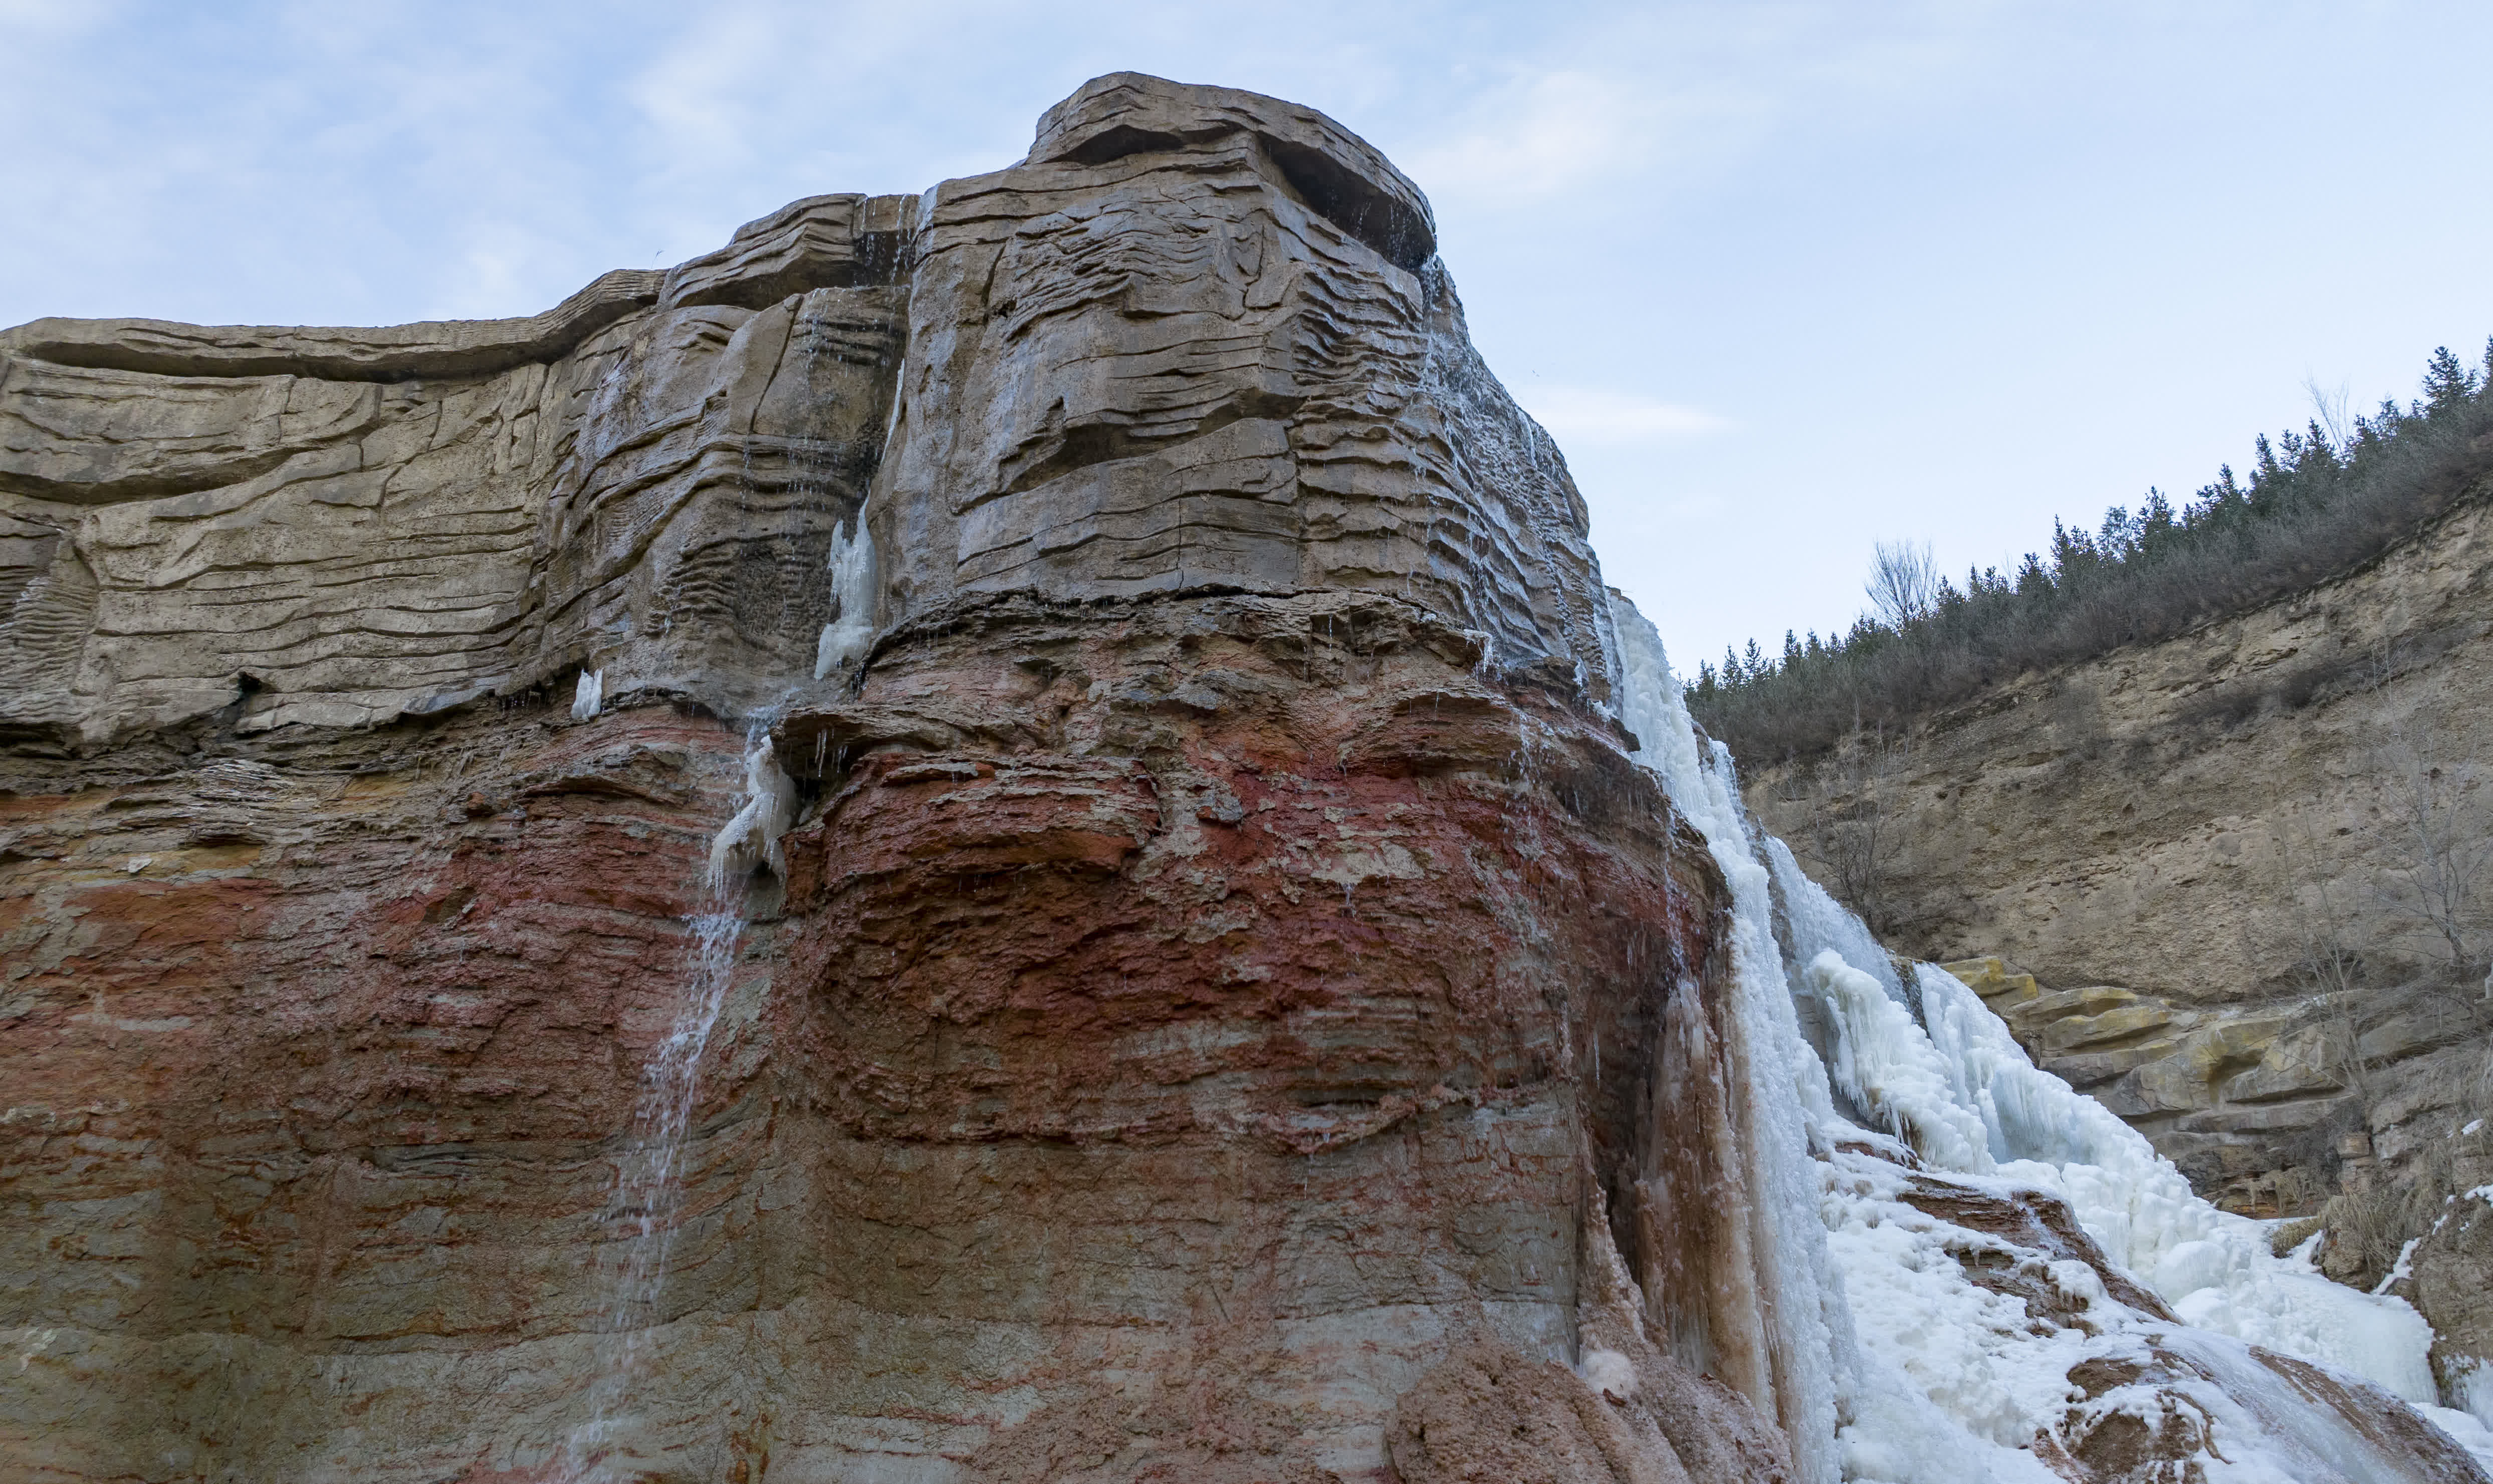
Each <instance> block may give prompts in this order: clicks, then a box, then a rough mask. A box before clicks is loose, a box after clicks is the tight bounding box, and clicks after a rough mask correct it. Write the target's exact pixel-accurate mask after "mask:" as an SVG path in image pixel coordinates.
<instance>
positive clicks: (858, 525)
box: [814, 514, 874, 680]
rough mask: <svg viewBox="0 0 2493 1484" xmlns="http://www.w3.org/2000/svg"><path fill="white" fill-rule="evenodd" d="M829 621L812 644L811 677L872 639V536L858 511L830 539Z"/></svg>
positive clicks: (861, 651)
mask: <svg viewBox="0 0 2493 1484" xmlns="http://www.w3.org/2000/svg"><path fill="white" fill-rule="evenodd" d="M829 567H830V573H831V621H830V622H829V623H827V624H825V625H824V626H823V637H822V638H821V639H820V640H819V641H817V642H816V643H815V645H814V678H815V679H817V680H823V679H826V678H828V677H829V676H830V675H831V674H832V673H833V672H834V671H837V670H843V669H846V668H849V667H850V666H851V665H854V664H856V662H857V661H858V660H860V659H862V658H863V657H864V655H865V650H866V645H867V644H869V643H871V642H872V641H873V639H874V537H872V536H871V535H869V534H867V532H866V528H865V517H864V516H863V515H862V514H860V515H859V516H858V517H857V518H856V519H855V520H853V521H851V522H850V523H849V524H848V525H846V526H845V527H843V528H842V529H841V530H840V531H838V532H837V533H835V534H834V535H833V537H832V539H831V554H830V560H829Z"/></svg>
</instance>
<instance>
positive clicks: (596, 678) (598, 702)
mask: <svg viewBox="0 0 2493 1484" xmlns="http://www.w3.org/2000/svg"><path fill="white" fill-rule="evenodd" d="M605 708H606V671H604V670H602V669H584V670H582V671H581V672H580V684H578V685H576V686H574V687H573V688H572V692H571V719H572V720H573V721H575V722H586V721H588V720H589V719H591V718H593V717H594V716H596V715H597V713H598V712H600V711H602V710H604V709H605Z"/></svg>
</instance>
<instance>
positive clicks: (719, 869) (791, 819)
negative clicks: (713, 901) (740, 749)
mask: <svg viewBox="0 0 2493 1484" xmlns="http://www.w3.org/2000/svg"><path fill="white" fill-rule="evenodd" d="M795 822H796V781H795V780H793V779H791V778H790V777H789V776H788V775H787V774H786V773H785V772H782V771H781V770H780V767H779V760H778V757H777V756H776V754H775V753H774V752H773V750H772V747H771V743H770V733H769V731H768V730H767V729H766V728H764V727H755V729H754V734H753V740H752V741H751V742H749V743H748V744H746V746H745V750H744V795H743V801H742V805H741V807H739V808H738V809H737V810H736V815H735V816H734V817H732V818H730V819H729V820H728V821H727V823H725V824H724V825H721V826H720V827H719V831H718V833H717V834H716V835H714V836H712V837H711V838H710V843H709V888H710V892H711V894H712V895H725V894H726V892H727V890H728V888H729V886H730V884H731V883H733V882H735V881H736V880H738V879H740V878H742V877H744V876H750V875H751V874H752V873H753V870H754V868H755V867H757V866H767V867H769V868H770V870H771V872H772V874H774V875H777V876H786V875H787V869H788V867H787V861H786V860H785V859H784V858H783V857H782V856H781V855H780V853H779V837H780V836H782V835H785V834H787V833H788V826H789V825H791V824H793V823H795Z"/></svg>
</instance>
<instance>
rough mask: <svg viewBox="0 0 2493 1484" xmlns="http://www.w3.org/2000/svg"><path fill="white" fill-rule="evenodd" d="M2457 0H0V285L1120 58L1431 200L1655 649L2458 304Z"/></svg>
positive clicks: (877, 134)
mask: <svg viewBox="0 0 2493 1484" xmlns="http://www.w3.org/2000/svg"><path fill="white" fill-rule="evenodd" d="M2488 64H2493V6H2483V5H2480V4H2478V5H2467V4H2424V3H2416V4H2396V3H2381V4H2370V3H2362V0H2338V3H2332V4H2298V3H2292V0H2268V3H2259V4H2250V3H2230V0H2192V3H2185V4H2174V3H2171V0H2163V3H2153V4H2147V3H2135V4H2134V3H2129V0H2088V3H2083V4H2059V3H2050V0H2027V3H2019V4H1988V3H1974V0H1944V3H1910V0H1894V3H1883V0H1842V3H1795V4H1758V3H1750V4H1724V3H1687V4H1680V3H1646V4H1638V5H1604V4H1591V5H1579V6H1567V5H1555V4H1503V5H1502V4H1418V3H1408V4H1402V3H1387V4H1373V5H1363V4H1358V3H1355V0H1330V3H1314V4H1311V3H1300V0H1266V3H1260V4H1258V5H1256V6H1253V7H1245V6H1234V5H1223V6H1210V5H1199V6H1183V5H1173V4H1159V5H1152V6H1086V5H1081V4H1066V3H1057V4H1046V5H979V4H947V3H940V0H920V3H916V4H911V5H891V4H888V3H884V4H876V5H849V4H794V3H777V0H749V3H721V4H711V5H687V4H683V3H681V0H676V3H673V4H666V5H657V4H633V3H611V4H599V5H586V4H578V5H574V4H562V3H543V4H536V5H530V6H512V5H508V4H503V3H495V4H466V3H460V0H433V3H426V4H421V5H418V4H412V3H390V0H367V3H363V4H358V5H353V6H345V5H337V4H334V3H321V4H301V5H294V4H251V3H242V0H236V3H225V4H219V5H215V6H202V5H197V4H191V3H180V4H173V3H166V4H138V3H114V0H75V3H62V0H0V128H5V130H6V134H5V137H6V138H7V139H8V141H9V143H8V146H7V148H6V149H5V150H0V201H6V202H7V203H8V209H7V210H6V212H5V213H0V222H5V223H6V229H5V230H0V324H15V323H18V322H21V321H24V320H27V319H32V318H35V317H38V316H41V315H46V314H68V315H149V316H155V317H161V318H168V319H184V320H192V321H196V322H206V323H258V324H385V323H396V322H401V321H405V320H413V319H436V318H452V317H478V316H499V315H516V314H529V313H534V312H538V311H540V310H543V309H546V308H548V307H550V306H552V305H553V304H555V303H556V301H558V300H559V299H561V298H562V297H564V296H565V295H567V294H569V293H570V292H572V291H573V290H575V289H577V288H579V287H580V286H581V285H582V284H584V283H586V282H588V281H589V280H590V279H593V278H594V277H596V276H597V275H598V274H599V273H602V272H604V271H606V270H607V269H610V268H616V267H651V266H661V265H665V264H671V263H674V262H677V261H680V260H682V259H683V258H686V257H690V256H692V255H694V254H696V253H698V252H705V251H706V250H708V249H710V248H712V247H715V246H717V245H718V244H720V243H722V242H724V241H725V240H726V238H727V236H728V234H729V233H730V232H732V231H733V230H734V229H735V227H736V225H737V224H738V223H742V222H745V221H748V220H751V219H753V218H755V217H759V216H761V215H763V214H765V213H766V212H768V211H770V210H771V209H773V208H775V207H777V206H779V205H781V204H782V203H784V202H786V201H789V200H792V199H795V198H796V197H797V196H801V195H810V194H817V193H825V192H831V191H861V192H869V193H888V192H914V191H918V190H922V189H924V188H925V187H927V186H929V185H932V184H933V183H934V182H935V181H937V180H939V179H943V178H945V177H947V176H954V175H966V174H975V173H977V172H980V171H984V170H990V169H995V168H998V167H1000V166H1003V165H1005V164H1007V163H1011V162H1012V161H1014V160H1016V159H1018V158H1019V157H1020V156H1021V154H1022V152H1023V151H1024V150H1025V149H1026V148H1027V147H1028V146H1029V142H1030V136H1031V131H1032V126H1033V124H1034V123H1035V121H1036V118H1037V115H1038V113H1039V112H1040V110H1042V109H1043V108H1045V107H1046V106H1047V105H1048V104H1052V103H1054V102H1055V101H1056V100H1057V99H1059V98H1061V97H1063V96H1065V95H1066V93H1068V92H1070V91H1072V89H1073V88H1074V87H1076V86H1077V85H1078V84H1080V83H1081V82H1082V81H1083V80H1084V79H1085V78H1088V77H1090V76H1093V75H1096V74H1099V73H1105V72H1114V71H1121V70H1126V71H1138V72H1148V73H1156V74H1161V75H1164V76H1170V77H1176V78H1179V79H1182V80H1186V81H1194V82H1214V83H1220V84H1224V85H1228V86H1233V87H1244V88H1250V89H1253V90H1256V91H1259V92H1265V93H1271V94H1276V95H1278V96H1280V97H1284V98H1289V99H1292V100H1295V101H1297V102H1301V103H1305V104H1312V105H1314V106H1316V107H1318V108H1321V109H1323V110H1324V111H1326V112H1327V113H1330V114H1331V115H1333V116H1334V117H1335V118H1336V119H1337V120H1339V121H1341V122H1342V123H1343V124H1345V125H1347V126H1348V127H1349V128H1351V129H1352V130H1354V131H1356V132H1357V133H1359V134H1363V135H1364V136H1366V137H1367V139H1368V140H1370V141H1371V142H1372V143H1374V144H1376V145H1377V146H1378V147H1380V148H1381V149H1383V150H1384V151H1385V152H1386V153H1387V154H1388V155H1389V156H1391V157H1392V158H1393V159H1394V160H1395V161H1396V162H1397V163H1399V164H1400V165H1401V166H1402V168H1403V169H1404V171H1405V172H1406V173H1408V174H1409V175H1410V176H1411V177H1412V178H1413V179H1414V180H1416V181H1417V182H1418V183H1419V184H1420V186H1421V188H1422V189H1423V190H1425V191H1426V192H1427V193H1428V195H1429V197H1430V199H1431V201H1432V203H1433V204H1434V207H1435V210H1436V214H1437V220H1438V225H1439V245H1440V251H1441V252H1442V253H1443V254H1444V257H1445V260H1446V263H1447V265H1448V267H1449V269H1450V270H1451V271H1452V273H1453V275H1454V277H1455V280H1456V282H1457V285H1458V287H1459V290H1460V292H1461V294H1462V297H1463V300H1464V304H1465V307H1466V310H1467V312H1468V313H1469V316H1470V322H1471V327H1472V333H1473V336H1474V338H1475V339H1476V340H1477V341H1479V343H1480V347H1481V350H1482V353H1483V354H1484V356H1486V357H1487V361H1488V364H1489V365H1490V367H1491V368H1492V369H1493V370H1495V371H1497V372H1498V374H1499V375H1500V376H1501V378H1502V379H1504V380H1505V382H1506V383H1507V385H1508V387H1509V388H1510V389H1511V390H1512V391H1513V392H1514V393H1515V395H1516V397H1517V400H1518V401H1521V402H1522V403H1523V404H1524V405H1525V406H1526V407H1527V408H1529V409H1531V410H1532V411H1533V412H1534V413H1535V414H1536V415H1537V416H1539V417H1540V418H1541V419H1542V421H1543V422H1544V423H1545V424H1546V425H1547V427H1548V428H1549V430H1551V432H1552V433H1553V434H1555V435H1556V437H1557V438H1558V441H1559V444H1560V446H1561V447H1562V448H1564V449H1565V450H1566V452H1567V455H1568V458H1569V461H1570V464H1571V466H1572V467H1573V469H1574V470H1575V473H1576V476H1577V482H1578V484H1579V485H1580V487H1581V488H1582V490H1583V491H1584V495H1585V499H1586V502H1587V504H1588V506H1589V507H1590V509H1591V511H1592V518H1593V539H1594V544H1595V546H1596V547H1597V549H1599V550H1600V551H1601V553H1602V556H1603V562H1604V567H1605V570H1606V572H1607V575H1608V577H1609V579H1610V580H1611V581H1612V582H1613V583H1615V584H1616V585H1617V586H1619V587H1620V588H1622V589H1623V590H1625V591H1626V592H1627V593H1628V594H1629V595H1630V596H1631V597H1633V598H1635V599H1636V600H1637V604H1638V605H1639V606H1640V607H1642V608H1644V610H1645V611H1646V612H1647V613H1648V614H1649V615H1651V616H1652V617H1653V618H1654V620H1655V622H1656V624H1657V625H1658V626H1659V627H1660V629H1661V630H1662V634H1663V637H1664V639H1665V642H1666V643H1667V645H1668V647H1669V649H1670V652H1671V654H1672V656H1673V658H1674V660H1675V661H1676V663H1677V664H1678V665H1679V667H1680V668H1682V669H1683V670H1688V669H1693V668H1694V667H1695V664H1696V663H1697V660H1698V659H1701V658H1704V657H1707V656H1719V655H1720V653H1721V652H1722V650H1723V648H1724V647H1725V646H1726V645H1727V644H1738V643H1742V642H1744V641H1745V640H1747V639H1748V638H1752V637H1756V638H1760V639H1761V640H1763V641H1764V642H1765V643H1766V646H1767V647H1768V648H1769V649H1773V648H1775V647H1777V646H1778V645H1779V644H1780V642H1781V637H1782V635H1783V633H1784V631H1785V630H1786V629H1787V628H1789V629H1797V630H1801V631H1808V630H1812V629H1815V630H1817V631H1819V632H1822V633H1823V632H1833V631H1836V630H1841V629H1843V628H1845V627H1847V625H1848V624H1849V623H1850V622H1851V620H1852V618H1853V616H1854V615H1855V614H1856V613H1858V612H1859V611H1860V610H1861V609H1862V608H1863V607H1864V597H1863V593H1862V580H1863V579H1864V577H1865V576H1866V573H1867V569H1868V566H1869V563H1870V559H1871V555H1872V551H1873V548H1874V546H1875V544H1876V543H1877V542H1880V541H1927V542H1929V543H1930V544H1931V546H1932V548H1933V549H1934V551H1935V553H1936V554H1937V558H1938V560H1939V562H1940V564H1941V566H1942V567H1943V568H1944V569H1945V570H1947V571H1950V572H1962V571H1963V570H1964V569H1965V568H1966V567H1967V565H1968V564H1980V565H1998V566H2001V567H2003V568H2005V567H2008V566H2010V565H2012V564H2013V563H2014V562H2015V561H2016V560H2017V558H2018V556H2019V555H2020V553H2022V552H2024V551H2027V550H2028V549H2037V548H2040V547H2042V546H2044V545H2045V544H2046V543H2048V541H2049V539H2050V536H2051V526H2052V521H2053V519H2055V518H2056V517H2058V518H2063V519H2070V520H2072V521H2074V522H2082V523H2084V524H2087V525H2088V526H2091V525H2093V524H2095V523H2096V522H2097V521H2099V520H2100V519H2101V517H2102V514H2103V511H2104V509H2105V508H2106V507H2107V506H2109V505H2112V504H2116V503H2118V504H2128V505H2134V504H2135V503H2136V502H2137V501H2138V499H2139V498H2140V497H2141V496H2142V495H2143V494H2144V493H2145V492H2146V490H2148V488H2149V487H2150V486H2152V487H2157V488H2161V489H2162V490H2166V491H2167V492H2168V493H2171V494H2174V495H2176V496H2186V495H2187V494H2188V493H2189V492H2190V491H2192V490H2196V489H2197V488H2198V487H2199V486H2200V485H2202V484H2204V483H2206V482H2207V481H2208V480H2209V479H2211V478H2213V477H2214V475H2215V472H2216V468H2217V466H2218V465H2219V464H2220V463H2223V462H2226V461H2231V462H2233V463H2234V464H2236V465H2237V466H2240V465H2241V464H2243V463H2245V462H2247V461H2248V459H2249V456H2250V447H2251V439H2252V437H2253V436H2254V435H2255V434H2257V433H2259V432H2261V431H2264V430H2265V431H2270V432H2273V431H2274V430H2278V429H2281V428H2288V427H2299V426H2301V424H2302V423H2303V422H2304V421H2305V420H2306V419H2308V418H2309V417H2310V416H2311V415H2312V412H2313V410H2314V409H2313V401H2314V394H2315V392H2317V393H2318V394H2319V395H2321V396H2323V397H2335V396H2339V395H2343V396H2344V397H2346V398H2348V399H2349V400H2351V401H2352V402H2353V403H2354V404H2355V405H2356V406H2357V407H2358V408H2360V407H2363V406H2366V405H2369V404H2371V403H2374V402H2377V401H2379V400H2380V399H2381V398H2383V397H2386V396H2396V397H2400V398H2406V397H2411V396H2413V395H2414V393H2415V389H2416V382H2417V380H2418V376H2419V374H2420V372H2421V370H2422V367H2423V363H2424V359H2425V357H2426V356H2427V355H2429V354H2430V353H2431V351H2432V349H2433V348H2434V347H2435V346H2437V345H2443V344H2447V345H2449V346H2451V347H2453V348H2455V349H2457V350H2459V351H2460V352H2461V353H2462V354H2465V355H2467V356H2468V357H2469V358H2470V359H2471V360H2473V359H2476V358H2478V357H2479V356H2480V355H2481V354H2482V352H2483V347H2484V344H2485V341H2486V337H2487V336H2488V335H2493V272H2488V271H2487V267H2488V262H2487V253H2486V248H2485V245H2486V244H2487V242H2488V241H2493V178H2488V177H2493V150H2488V149H2487V148H2486V147H2485V145H2484V143H2483V124H2482V104H2481V98H2482V95H2483V77H2484V76H2485V74H2486V73H2487V70H2488Z"/></svg>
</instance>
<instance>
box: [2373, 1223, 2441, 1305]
mask: <svg viewBox="0 0 2493 1484" xmlns="http://www.w3.org/2000/svg"><path fill="white" fill-rule="evenodd" d="M2435 1225H2436V1226H2438V1223H2436V1224H2435ZM2422 1245H2423V1238H2422V1237H2419V1236H2411V1237H2408V1238H2407V1242H2406V1245H2405V1246H2403V1247H2401V1248H2399V1249H2398V1260H2397V1261H2395V1262H2393V1263H2391V1264H2389V1275H2388V1277H2386V1278H2384V1279H2382V1280H2381V1281H2380V1282H2378V1283H2376V1284H2374V1285H2372V1295H2373V1296H2374V1297H2376V1298H2377V1297H2379V1296H2381V1295H2382V1294H2385V1293H2387V1292H2388V1291H2389V1290H2391V1289H2393V1288H2395V1287H2397V1286H2398V1285H2399V1284H2401V1283H2404V1282H2406V1281H2407V1280H2408V1279H2409V1278H2412V1277H2414V1276H2415V1255H2416V1249H2417V1248H2418V1247H2420V1246H2422Z"/></svg>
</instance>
